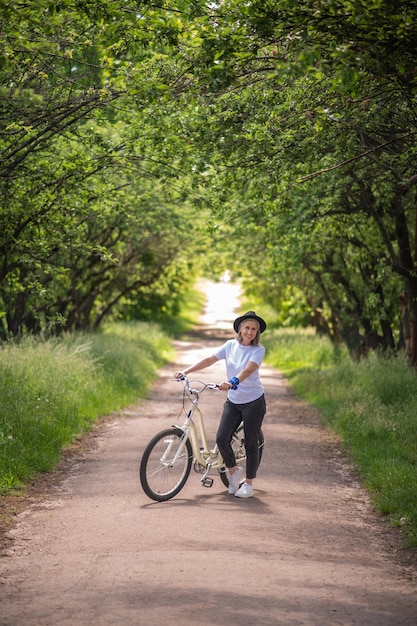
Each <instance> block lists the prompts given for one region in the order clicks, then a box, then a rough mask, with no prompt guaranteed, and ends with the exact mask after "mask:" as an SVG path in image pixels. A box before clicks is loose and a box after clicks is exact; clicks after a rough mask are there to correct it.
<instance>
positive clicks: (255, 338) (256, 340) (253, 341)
mask: <svg viewBox="0 0 417 626" xmlns="http://www.w3.org/2000/svg"><path fill="white" fill-rule="evenodd" d="M248 319H249V318H247V319H245V320H243V322H241V323H240V324H239V329H238V333H237V337H236V340H237V341H238V342H239V343H242V335H241V334H240V329H241V327H242V324H245V322H247V321H248ZM250 319H251V320H252V322H256V325H257V327H258V331H257V333H256V335H255V337H254V338H253V339H252V341H251V342H250V345H251V346H259V338H260V336H261V332H260V326H259V323H258V322H257V321H256V320H254V319H252V318H250Z"/></svg>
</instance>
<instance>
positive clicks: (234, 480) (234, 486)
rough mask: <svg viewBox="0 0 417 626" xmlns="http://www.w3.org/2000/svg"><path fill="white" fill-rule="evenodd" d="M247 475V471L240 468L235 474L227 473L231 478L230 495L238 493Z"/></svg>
mask: <svg viewBox="0 0 417 626" xmlns="http://www.w3.org/2000/svg"><path fill="white" fill-rule="evenodd" d="M244 475H245V470H244V468H243V467H239V469H237V470H236V471H235V472H234V473H233V474H229V472H227V476H228V478H229V493H230V494H231V495H232V496H234V495H235V493H236V491H237V490H238V489H239V485H240V481H241V480H242V478H243V476H244Z"/></svg>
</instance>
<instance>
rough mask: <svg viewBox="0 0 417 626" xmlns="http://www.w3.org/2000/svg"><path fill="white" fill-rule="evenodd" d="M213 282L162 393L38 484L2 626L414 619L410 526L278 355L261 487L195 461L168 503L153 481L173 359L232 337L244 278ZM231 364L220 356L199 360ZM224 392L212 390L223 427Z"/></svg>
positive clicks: (4, 594) (1, 570)
mask: <svg viewBox="0 0 417 626" xmlns="http://www.w3.org/2000/svg"><path fill="white" fill-rule="evenodd" d="M216 289H217V291H216ZM219 290H220V291H219ZM210 293H211V295H212V296H213V295H214V296H215V297H217V298H219V295H220V299H221V301H222V303H223V308H224V311H223V312H222V314H221V315H220V316H218V317H220V318H221V323H219V324H217V325H216V328H215V329H213V328H212V327H210V326H211V324H212V317H213V311H212V310H211V309H210V306H209V307H208V309H207V312H206V316H205V317H204V318H203V320H202V322H203V330H205V332H206V335H205V337H198V336H197V335H196V336H195V337H190V339H189V341H183V342H179V343H178V344H177V346H176V347H177V359H176V363H175V364H171V365H169V366H167V367H165V368H164V369H162V370H161V372H160V376H159V379H158V381H157V382H156V383H155V385H154V386H153V389H152V391H151V393H150V396H149V399H148V400H146V401H143V402H140V403H139V404H138V405H137V406H133V407H130V408H129V409H128V410H126V411H125V412H123V414H121V415H119V416H114V418H112V419H108V420H106V421H105V422H104V423H103V424H102V426H101V427H100V428H98V429H97V431H96V433H95V435H94V436H90V437H89V438H88V439H87V440H86V441H87V443H86V445H85V446H84V448H83V449H79V450H78V451H76V453H75V454H72V455H71V457H70V458H69V459H68V460H67V461H66V462H65V463H64V464H63V465H62V467H61V469H60V471H59V472H57V474H56V475H55V478H53V480H50V481H48V482H47V483H46V485H45V486H44V487H43V488H38V489H36V488H35V489H32V491H31V492H30V497H29V501H28V505H27V507H26V508H25V510H23V512H22V513H20V514H19V515H18V516H17V519H16V524H15V526H14V528H12V529H10V530H9V532H8V534H7V537H6V540H5V542H3V543H4V544H5V545H4V547H3V552H2V556H1V558H0V624H1V626H57V625H68V626H77V625H80V626H81V625H82V626H84V625H87V624H88V625H90V624H94V625H95V626H107V625H109V626H125V625H126V626H127V625H129V626H131V625H150V626H153V625H159V624H164V623H169V624H172V625H174V626H176V625H181V626H188V625H197V624H199V625H200V624H202V625H224V624H230V625H235V624H236V625H240V626H245V625H247V626H253V625H254V624H257V625H259V626H272V625H274V626H276V625H280V626H281V625H282V626H296V625H297V626H299V625H303V626H316V625H317V626H330V625H331V626H333V625H334V626H336V625H343V626H346V625H351V624H352V625H353V624H355V625H359V626H406V625H407V626H416V624H417V593H416V591H417V584H416V570H415V569H414V567H413V566H412V565H411V563H409V564H408V565H407V563H404V558H403V557H404V554H403V553H402V551H401V550H400V543H399V536H398V534H397V533H396V531H393V530H390V529H389V528H387V526H386V525H385V524H384V522H383V521H382V520H380V519H379V518H378V516H377V515H375V514H374V513H373V512H372V510H371V507H370V505H369V501H368V498H367V495H366V493H365V492H364V491H363V490H362V489H361V488H360V487H359V485H358V484H357V482H356V480H355V478H354V475H353V473H352V472H351V471H350V469H349V466H348V464H347V463H346V461H345V459H344V458H343V455H341V454H340V452H339V447H338V444H337V442H336V441H335V439H334V438H333V437H332V436H331V435H330V434H329V433H328V432H326V430H324V429H323V428H322V427H321V426H320V424H319V421H318V419H317V416H316V415H315V412H314V410H312V409H311V407H309V406H308V405H306V404H305V403H303V402H301V401H300V400H299V399H297V398H296V397H295V396H294V395H293V394H292V393H291V391H290V390H289V388H288V386H287V384H286V382H285V380H284V379H283V378H282V377H281V376H280V374H279V373H278V372H277V371H275V370H273V369H272V368H268V367H263V368H262V379H263V382H264V384H265V388H266V396H267V404H268V412H267V415H266V417H265V422H264V433H265V438H266V448H265V451H264V456H263V460H262V464H261V468H260V472H259V475H258V478H257V480H256V481H255V489H256V491H255V497H253V498H251V499H248V500H240V499H238V498H235V497H233V496H229V495H228V493H227V491H226V490H225V488H224V487H223V484H222V483H221V481H220V479H219V478H216V479H215V482H214V485H213V487H212V488H211V489H207V488H204V487H201V486H200V483H199V475H198V474H195V473H194V472H192V474H191V476H190V479H189V481H188V483H187V485H186V487H185V488H184V490H183V491H182V492H181V493H180V494H179V495H178V496H177V497H176V498H174V499H173V500H171V501H169V502H166V503H156V502H152V501H150V500H149V499H148V498H147V497H146V496H145V495H144V493H143V492H142V490H141V488H140V484H139V480H138V466H139V461H140V458H141V454H142V451H143V448H144V446H145V444H146V443H147V441H148V440H149V439H150V438H151V436H152V435H153V434H154V433H156V432H157V431H158V430H161V429H162V428H165V427H166V426H170V425H171V424H172V423H174V422H176V418H177V415H178V413H179V410H180V404H181V403H180V391H181V388H180V385H179V384H178V383H176V382H173V381H172V379H171V374H172V371H173V370H174V369H176V368H177V367H181V366H184V365H185V364H188V363H190V362H192V361H194V360H195V359H198V358H201V357H202V356H204V355H205V354H207V353H210V352H211V350H212V349H213V347H215V346H217V345H219V343H220V342H221V341H222V340H223V338H224V337H225V336H232V334H231V333H230V332H229V331H227V332H226V334H225V329H228V328H231V320H232V319H233V318H234V317H235V315H234V313H233V312H232V311H231V310H230V307H232V305H235V304H236V302H235V299H233V298H232V297H231V296H233V293H234V292H233V287H232V286H230V285H223V286H217V287H216V288H215V289H214V287H213V288H212V289H211V292H210ZM209 304H210V303H209ZM228 306H229V310H228V311H227V307H228ZM223 377H224V376H223V369H222V365H221V364H220V365H216V366H213V367H212V368H211V369H210V370H206V371H205V372H204V373H203V372H202V373H200V375H199V379H200V380H206V381H208V380H216V381H218V380H220V379H221V378H223ZM209 394H210V395H209ZM223 401H224V395H223V394H220V393H216V392H206V394H205V395H204V396H203V397H202V406H203V408H204V410H205V413H206V417H207V423H208V430H209V432H211V433H213V434H214V432H215V430H216V425H217V421H218V415H219V412H220V409H221V405H222V403H223Z"/></svg>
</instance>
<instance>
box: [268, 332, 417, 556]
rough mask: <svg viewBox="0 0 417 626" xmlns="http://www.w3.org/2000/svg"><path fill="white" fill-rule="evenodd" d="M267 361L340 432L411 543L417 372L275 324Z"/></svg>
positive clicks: (415, 539) (416, 539)
mask: <svg viewBox="0 0 417 626" xmlns="http://www.w3.org/2000/svg"><path fill="white" fill-rule="evenodd" d="M264 343H265V345H266V347H267V355H268V356H267V359H268V362H269V363H270V364H272V365H274V366H275V367H277V368H279V369H281V371H284V372H285V373H286V374H287V375H288V377H289V378H290V380H291V382H292V384H293V386H294V388H295V389H296V391H297V392H298V393H299V394H300V395H301V396H303V397H304V398H306V399H307V400H309V401H310V402H311V403H312V404H314V405H315V406H316V407H317V408H318V409H319V410H320V412H321V414H322V416H323V420H324V421H325V422H326V423H327V424H328V425H330V427H331V428H332V429H333V430H334V431H335V432H337V433H338V434H340V435H341V437H342V440H343V442H344V447H345V448H346V450H347V451H348V452H349V454H350V455H351V458H352V460H353V462H354V463H355V465H356V467H357V470H358V474H359V476H360V478H361V480H362V482H363V485H364V486H365V487H366V488H367V489H368V490H369V492H370V495H371V498H372V501H373V503H374V506H375V507H376V508H377V509H378V510H379V511H380V512H381V513H382V514H383V515H386V516H388V518H389V520H390V522H391V523H392V524H393V525H396V526H401V528H402V531H403V536H404V539H405V543H406V545H408V546H417V437H416V432H417V375H416V372H415V371H414V370H413V369H412V368H410V366H409V365H408V363H407V361H406V359H405V357H404V356H402V355H400V356H390V357H384V356H378V355H376V354H371V356H370V357H369V358H368V359H367V360H362V361H360V362H359V363H357V362H354V361H352V360H351V359H350V358H349V356H348V354H347V353H346V352H345V351H343V350H335V349H334V347H333V346H332V344H331V343H330V342H329V341H328V340H327V339H325V338H320V337H317V336H315V335H313V334H312V333H311V332H308V331H293V330H292V331H273V332H272V333H271V334H270V336H269V337H267V338H265V341H264Z"/></svg>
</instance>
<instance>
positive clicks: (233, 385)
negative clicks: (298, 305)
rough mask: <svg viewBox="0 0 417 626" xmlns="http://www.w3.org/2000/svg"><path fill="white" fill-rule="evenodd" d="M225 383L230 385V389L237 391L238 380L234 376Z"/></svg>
mask: <svg viewBox="0 0 417 626" xmlns="http://www.w3.org/2000/svg"><path fill="white" fill-rule="evenodd" d="M227 382H228V383H230V384H231V385H232V389H233V390H234V391H235V390H236V389H237V386H238V384H239V379H238V378H236V376H233V378H231V379H230V380H228V381H227Z"/></svg>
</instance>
